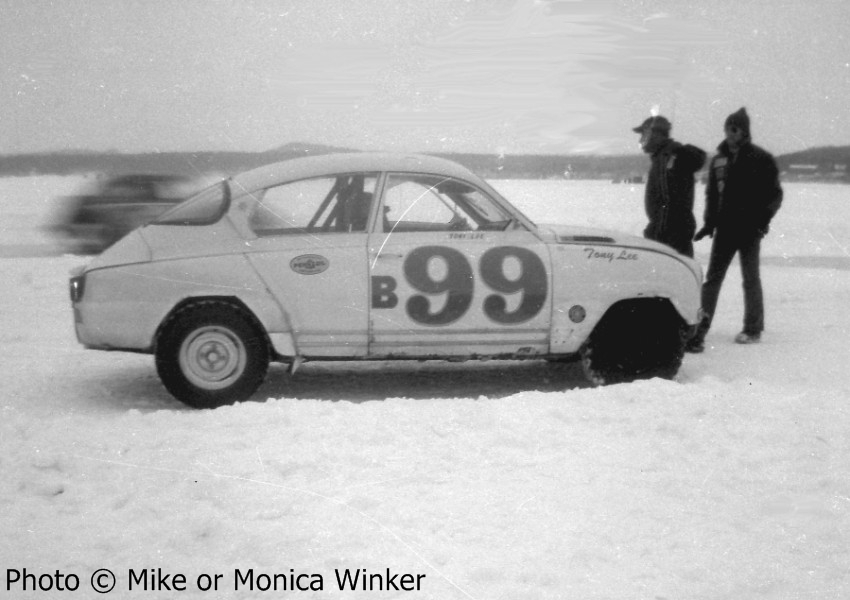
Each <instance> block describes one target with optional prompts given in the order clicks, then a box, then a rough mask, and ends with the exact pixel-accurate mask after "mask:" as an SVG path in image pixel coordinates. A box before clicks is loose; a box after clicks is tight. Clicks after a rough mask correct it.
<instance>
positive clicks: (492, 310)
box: [481, 246, 547, 323]
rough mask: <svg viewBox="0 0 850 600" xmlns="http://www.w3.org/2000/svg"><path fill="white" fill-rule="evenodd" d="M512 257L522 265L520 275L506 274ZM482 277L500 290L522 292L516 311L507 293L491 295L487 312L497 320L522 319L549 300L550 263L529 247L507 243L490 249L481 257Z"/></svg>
mask: <svg viewBox="0 0 850 600" xmlns="http://www.w3.org/2000/svg"><path fill="white" fill-rule="evenodd" d="M509 258H513V259H515V260H516V261H518V262H519V265H520V274H519V277H516V278H515V279H513V278H511V279H509V278H508V277H507V276H506V275H505V263H506V261H507V260H508V259H509ZM481 278H482V279H483V280H484V283H486V284H487V285H488V286H490V287H491V288H493V289H494V290H495V291H497V292H502V293H503V294H515V293H517V292H522V302H520V304H519V306H518V307H517V309H516V310H515V311H513V312H508V311H507V310H506V308H507V305H508V303H507V301H506V300H505V297H504V296H500V295H498V294H492V295H490V296H487V298H486V299H485V300H484V313H485V314H486V315H487V316H488V317H490V319H492V320H493V321H496V322H497V323H522V322H523V321H527V320H529V319H530V318H532V317H533V316H534V315H536V314H537V313H539V312H540V309H541V308H543V305H544V304H546V289H547V282H546V267H544V266H543V261H541V260H540V257H538V256H537V255H536V254H535V253H534V252H532V251H531V250H528V249H527V248H517V247H512V246H504V247H501V248H492V249H490V250H488V251H487V252H485V253H484V256H482V257H481Z"/></svg>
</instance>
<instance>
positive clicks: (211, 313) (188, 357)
mask: <svg viewBox="0 0 850 600" xmlns="http://www.w3.org/2000/svg"><path fill="white" fill-rule="evenodd" d="M155 360H156V370H157V373H158V374H159V377H160V379H161V380H162V383H163V385H164V386H165V388H166V389H167V390H168V391H169V392H170V393H171V394H172V395H173V396H174V397H175V398H177V399H178V400H180V401H181V402H183V403H185V404H187V405H189V406H192V407H195V408H215V407H218V406H223V405H227V404H233V403H235V402H242V401H244V400H247V399H248V398H249V397H250V396H251V395H252V394H253V393H254V392H255V391H256V390H257V388H258V387H259V386H260V384H261V383H262V382H263V379H264V378H265V376H266V372H267V371H268V366H269V346H268V342H267V340H266V338H265V336H264V335H263V333H262V331H261V330H260V328H259V326H258V325H257V324H256V322H255V321H254V319H253V318H252V316H251V315H250V314H248V313H247V312H246V311H245V310H243V309H241V308H240V307H238V306H236V305H234V304H231V303H228V302H223V301H217V300H209V301H202V302H196V303H193V304H189V305H187V306H185V307H183V308H181V309H179V310H177V311H175V312H174V313H173V314H172V315H171V316H170V317H169V319H168V320H167V321H166V323H165V324H164V325H163V327H162V330H161V332H160V334H159V336H158V338H157V343H156V350H155Z"/></svg>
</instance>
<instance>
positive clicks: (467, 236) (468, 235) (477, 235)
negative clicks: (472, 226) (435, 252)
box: [449, 231, 484, 240]
mask: <svg viewBox="0 0 850 600" xmlns="http://www.w3.org/2000/svg"><path fill="white" fill-rule="evenodd" d="M449 239H450V240H483V239H484V234H483V233H481V232H478V231H468V232H462V233H457V232H451V233H449Z"/></svg>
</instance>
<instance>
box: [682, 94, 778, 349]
mask: <svg viewBox="0 0 850 600" xmlns="http://www.w3.org/2000/svg"><path fill="white" fill-rule="evenodd" d="M724 132H725V134H726V139H725V140H724V141H723V142H722V143H721V144H720V145H719V146H718V147H717V150H718V154H717V155H716V156H715V157H714V158H712V159H711V165H710V167H709V173H708V186H707V187H706V190H705V224H704V226H703V228H702V229H700V230H699V232H697V234H696V236H695V237H694V240H695V241H698V240H700V239H702V238H704V237H705V236H709V237H712V238H713V242H712V244H711V258H710V259H709V263H708V273H706V276H705V283H704V284H703V286H702V308H703V311H705V318H704V319H703V321H702V323H700V326H699V329H698V331H697V334H696V336H695V337H694V338H692V339H691V340H690V341H689V342H688V345H687V347H686V349H687V350H689V351H691V352H702V351H703V349H704V348H705V336H706V334H707V333H708V329H709V327H711V320H712V318H713V316H714V311H715V309H716V308H717V299H718V297H719V296H720V287H721V286H722V285H723V279H724V278H725V277H726V270H727V269H728V268H729V265H730V264H731V262H732V259H733V258H734V257H735V254H736V253H738V255H739V258H740V262H741V273H742V275H743V280H744V328H743V330H742V331H741V333H739V334H738V335H737V336H735V342H737V343H739V344H753V343H756V342H759V341H760V340H761V333H762V330H763V329H764V299H763V296H762V287H761V276H760V274H759V252H760V249H761V239H762V238H763V237H764V236H765V235H766V234H767V232H768V228H769V226H770V221H771V219H773V216H774V215H775V214H776V211H778V210H779V206H780V205H781V204H782V186H781V185H780V183H779V170H778V169H777V167H776V161H775V160H774V158H773V156H772V155H771V154H770V153H769V152H767V151H766V150H764V149H762V148H759V147H758V146H756V145H755V144H753V143H752V141H751V140H750V117H749V115H747V111H746V109H745V108H741V109H739V110H738V111H736V112H734V113H732V114H731V115H729V117H728V118H727V119H726V123H725V126H724Z"/></svg>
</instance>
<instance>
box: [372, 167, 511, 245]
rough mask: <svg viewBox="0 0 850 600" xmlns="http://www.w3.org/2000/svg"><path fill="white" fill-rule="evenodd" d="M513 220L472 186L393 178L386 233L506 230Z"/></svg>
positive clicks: (419, 177) (422, 178) (417, 177)
mask: <svg viewBox="0 0 850 600" xmlns="http://www.w3.org/2000/svg"><path fill="white" fill-rule="evenodd" d="M510 222H511V221H510V216H509V215H508V214H507V213H505V212H504V211H503V209H501V208H500V207H499V206H498V205H497V204H496V203H495V202H494V201H493V200H492V199H491V198H489V197H488V196H487V195H485V194H484V193H483V192H481V191H480V190H478V189H477V188H475V187H473V186H472V185H470V184H468V183H466V182H463V181H459V180H456V179H451V178H446V177H439V176H435V175H419V174H393V175H390V176H389V177H388V178H387V184H386V189H385V192H384V206H383V230H384V231H385V232H397V233H398V232H405V231H410V232H413V231H479V230H487V229H489V230H503V229H505V228H506V227H507V226H508V225H509V224H510Z"/></svg>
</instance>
